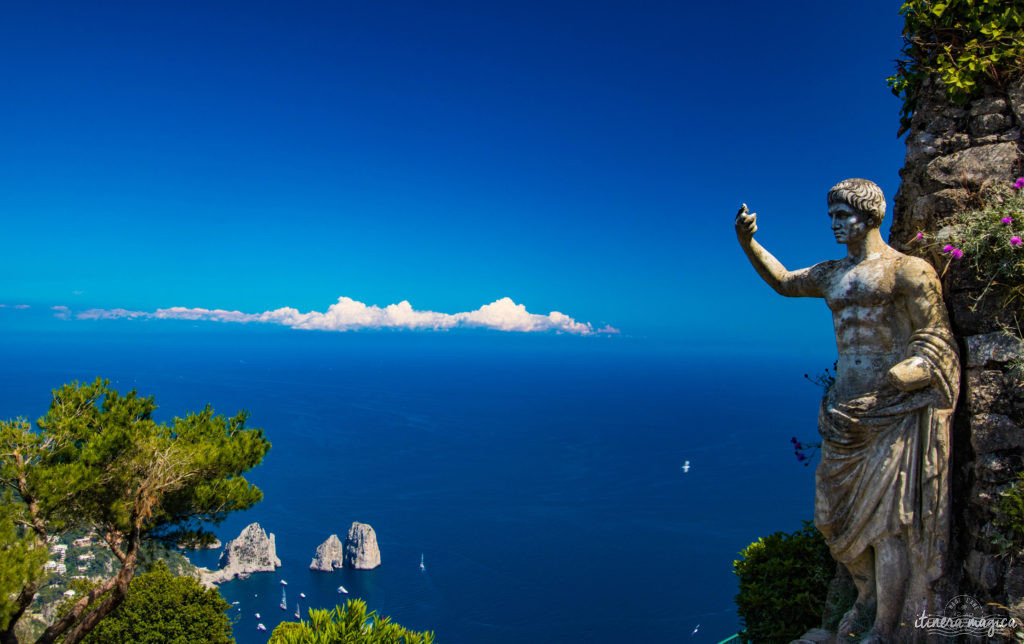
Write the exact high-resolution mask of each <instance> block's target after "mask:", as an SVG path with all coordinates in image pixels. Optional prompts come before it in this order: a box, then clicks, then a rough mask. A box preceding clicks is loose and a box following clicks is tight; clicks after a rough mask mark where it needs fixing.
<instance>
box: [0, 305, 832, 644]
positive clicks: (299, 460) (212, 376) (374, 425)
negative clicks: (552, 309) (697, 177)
mask: <svg viewBox="0 0 1024 644" xmlns="http://www.w3.org/2000/svg"><path fill="white" fill-rule="evenodd" d="M76 324H77V323H76ZM214 327H216V325H205V326H201V327H198V328H191V327H188V325H181V326H180V327H174V330H173V332H167V333H164V332H155V331H153V328H155V327H150V326H148V325H146V324H145V323H141V324H136V325H135V326H132V324H130V323H125V324H119V323H107V324H106V325H102V324H97V325H95V326H91V327H88V328H87V329H86V332H85V333H81V334H74V335H72V334H70V333H68V332H60V333H33V332H24V331H18V332H15V333H9V334H6V336H5V337H4V338H3V339H0V350H2V352H3V353H2V357H3V358H4V360H3V366H2V367H0V370H2V371H0V379H2V385H3V386H2V387H0V417H2V418H9V417H14V416H18V415H23V416H27V417H29V418H30V419H35V418H37V417H38V416H39V415H41V414H42V413H43V412H44V411H45V408H46V405H47V402H48V400H49V392H50V390H51V389H52V388H54V387H56V386H58V385H59V384H61V383H63V382H67V381H70V380H72V379H76V378H77V379H86V380H91V379H92V378H94V377H95V376H96V375H103V376H104V377H107V378H110V379H111V380H112V381H114V383H115V387H116V388H118V389H121V390H127V389H130V388H132V387H137V388H138V389H139V391H140V392H142V393H146V394H148V393H153V394H155V395H156V397H157V402H158V403H159V404H160V406H161V414H162V418H164V419H168V418H170V417H171V416H173V415H175V414H180V413H183V412H184V411H185V410H189V409H197V408H200V407H202V406H203V405H204V404H205V403H207V402H209V403H211V404H212V405H213V406H214V408H215V409H216V410H217V411H220V412H225V413H234V412H235V411H237V410H238V409H243V408H244V409H248V410H250V411H251V412H252V418H251V421H250V425H252V426H257V427H263V428H264V429H265V430H266V433H267V435H268V437H269V439H270V440H271V442H272V443H273V448H272V449H271V451H270V453H269V455H268V457H267V459H266V461H265V462H264V464H263V465H262V466H260V467H259V468H258V469H256V470H255V471H253V472H252V473H251V476H250V478H251V480H253V481H254V482H255V483H256V484H257V485H259V486H260V487H261V488H262V489H263V491H264V494H265V497H264V501H263V502H262V503H260V504H259V505H257V506H256V507H255V508H254V509H252V510H250V511H248V512H245V513H243V514H239V515H236V516H232V517H231V518H230V519H229V520H227V521H225V522H224V523H223V524H222V525H221V526H218V527H217V528H216V530H215V531H216V532H217V534H218V536H219V537H220V538H221V540H222V541H226V540H227V539H230V538H232V537H234V536H237V534H238V532H239V531H240V530H241V529H242V528H243V527H244V526H245V525H247V524H248V523H250V522H253V521H258V522H259V523H260V524H261V525H262V526H263V527H264V528H265V529H266V530H268V531H269V532H273V533H274V534H275V535H276V538H277V549H278V556H279V557H280V558H281V560H282V562H283V564H284V565H283V567H282V568H281V569H280V570H279V571H278V573H276V574H271V573H262V574H256V575H253V576H252V577H251V578H249V579H248V580H245V581H233V582H229V583H227V584H224V585H223V586H222V587H221V592H222V593H223V594H224V596H225V597H226V598H227V599H228V600H229V601H236V600H237V601H240V607H241V610H240V611H238V610H236V611H234V615H236V617H237V623H236V624H235V627H234V632H235V636H236V638H237V639H238V641H239V642H243V643H248V642H265V641H266V639H267V634H269V630H272V629H273V628H274V626H276V625H277V624H278V623H279V622H280V621H281V620H282V619H284V618H285V617H291V614H292V612H293V607H294V603H293V602H294V601H295V599H296V598H297V595H298V593H299V592H305V593H306V595H307V596H308V598H307V599H306V600H302V609H303V613H305V610H306V608H308V607H333V606H334V605H335V603H337V602H338V601H339V600H340V599H341V596H339V595H338V594H337V593H336V591H335V589H336V588H337V586H338V585H339V584H343V585H344V586H345V587H346V588H347V589H348V590H349V591H350V592H351V595H349V596H350V597H361V598H363V599H365V600H366V601H367V603H368V604H369V606H370V608H371V609H373V610H377V611H378V612H379V613H381V614H385V615H390V616H391V617H392V618H393V619H395V621H397V622H399V623H401V624H403V625H406V626H408V627H410V628H415V629H433V630H434V631H436V633H437V635H438V641H439V642H442V643H452V644H456V643H458V644H469V643H478V642H495V643H504V642H509V643H511V642H517V643H518V642H582V641H586V642H620V641H634V642H718V641H720V640H722V639H724V638H726V637H728V636H729V635H731V634H733V633H734V632H736V630H737V628H738V620H737V618H736V615H735V609H734V606H733V603H732V598H733V595H734V594H735V592H736V584H735V579H734V577H733V575H732V573H731V566H732V561H733V559H734V558H735V556H736V554H737V552H738V551H739V550H740V549H742V548H743V547H744V546H746V545H747V544H748V543H749V542H750V541H752V540H754V539H756V538H757V537H758V536H762V535H764V534H767V533H769V532H773V531H775V530H795V529H796V528H797V527H799V522H800V520H802V519H807V518H810V516H811V512H812V510H811V508H812V502H813V494H812V486H813V471H812V470H811V469H809V468H804V467H800V466H799V465H798V464H797V463H796V462H795V460H794V459H793V457H792V455H791V452H790V447H789V437H790V436H792V435H794V434H795V435H797V436H800V437H803V438H811V437H812V436H813V435H814V432H815V413H816V404H817V397H818V393H819V392H818V391H817V390H816V389H815V388H814V387H813V386H812V385H810V384H808V383H806V382H805V381H803V380H802V377H801V376H802V374H803V373H804V372H805V371H816V370H817V368H818V367H819V366H821V365H825V364H828V362H829V361H830V360H831V358H829V356H828V355H827V354H825V353H823V355H822V356H811V357H798V358H791V359H789V360H778V359H772V360H769V359H763V360H760V361H751V360H750V359H743V360H739V359H735V358H718V357H715V356H714V355H713V354H710V353H700V352H696V351H694V352H685V351H668V350H664V349H663V348H659V347H658V346H657V345H656V344H655V343H654V342H649V341H640V340H630V339H625V338H569V337H563V336H525V335H513V334H501V333H485V334H474V333H426V334H416V333H363V334H324V333H302V332H294V331H287V330H281V331H265V330H254V329H249V328H244V329H238V328H237V327H235V328H233V329H231V330H230V331H229V330H220V329H219V327H218V328H214ZM76 328H77V327H76ZM684 460H689V461H690V463H691V464H692V469H691V471H690V472H689V473H684V472H682V470H681V469H680V465H681V464H682V463H683V461H684ZM352 521H362V522H365V523H369V524H371V525H372V526H373V527H374V529H375V530H376V532H377V537H378V541H379V544H380V548H381V553H382V559H383V565H382V566H381V567H380V568H378V569H376V570H373V571H337V572H334V573H314V572H311V571H309V569H308V566H309V562H310V559H311V558H312V555H313V551H314V549H315V548H316V546H317V545H318V544H320V543H321V542H322V541H323V540H324V539H326V538H327V536H328V535H330V534H331V533H332V532H333V533H337V534H339V535H340V536H341V537H342V538H344V534H345V532H346V530H347V529H348V526H349V525H350V524H351V522H352ZM421 554H422V555H423V556H424V559H425V561H426V571H425V572H421V571H420V569H419V561H420V555H421ZM194 559H195V560H196V561H197V562H199V563H203V564H206V565H212V564H215V560H216V553H201V554H199V555H197V556H196V557H195V558H194ZM279 579H286V580H287V581H288V586H287V590H288V595H289V598H288V599H289V610H288V612H287V614H285V613H284V612H283V611H281V610H280V608H278V602H279V601H280V589H281V586H280V585H279V583H278V581H279ZM256 612H259V613H260V614H261V616H262V619H261V620H259V621H262V622H263V623H264V624H266V626H267V628H268V629H269V630H268V633H267V634H263V633H259V632H258V631H257V630H256V624H257V621H258V620H257V619H256V618H255V616H254V613H256ZM698 624H700V630H699V632H698V633H697V634H695V635H691V631H692V630H693V629H694V628H695V627H696V626H697V625H698Z"/></svg>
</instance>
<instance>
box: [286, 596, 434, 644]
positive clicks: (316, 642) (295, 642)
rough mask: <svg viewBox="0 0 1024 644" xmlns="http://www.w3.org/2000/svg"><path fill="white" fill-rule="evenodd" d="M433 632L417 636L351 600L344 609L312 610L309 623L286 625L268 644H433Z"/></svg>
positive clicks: (359, 602)
mask: <svg viewBox="0 0 1024 644" xmlns="http://www.w3.org/2000/svg"><path fill="white" fill-rule="evenodd" d="M433 642H434V634H433V633H432V632H430V631H427V632H422V633H419V632H415V631H410V630H408V629H405V628H403V627H401V626H399V625H398V624H395V623H393V622H392V621H391V619H390V618H388V617H377V616H376V613H375V612H371V613H369V614H367V612H366V602H364V601H362V600H360V599H350V600H348V601H347V602H345V606H344V608H342V607H338V606H335V608H334V610H330V611H328V610H311V611H309V621H308V622H307V621H301V622H284V623H282V624H279V625H278V626H277V628H275V629H274V632H273V633H272V634H271V636H270V642H269V644H433Z"/></svg>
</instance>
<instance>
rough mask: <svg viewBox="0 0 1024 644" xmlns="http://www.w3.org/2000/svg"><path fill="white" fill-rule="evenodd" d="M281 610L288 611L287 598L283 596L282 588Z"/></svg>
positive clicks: (282, 590)
mask: <svg viewBox="0 0 1024 644" xmlns="http://www.w3.org/2000/svg"><path fill="white" fill-rule="evenodd" d="M281 610H288V598H287V597H286V596H285V591H284V588H282V589H281Z"/></svg>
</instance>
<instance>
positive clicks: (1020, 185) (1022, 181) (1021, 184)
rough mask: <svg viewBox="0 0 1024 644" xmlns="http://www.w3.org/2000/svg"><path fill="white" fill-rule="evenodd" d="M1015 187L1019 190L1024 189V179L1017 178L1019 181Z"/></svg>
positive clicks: (1015, 183)
mask: <svg viewBox="0 0 1024 644" xmlns="http://www.w3.org/2000/svg"><path fill="white" fill-rule="evenodd" d="M1013 187H1014V188H1016V189H1017V190H1020V189H1021V188H1024V177H1017V181H1015V182H1014V184H1013Z"/></svg>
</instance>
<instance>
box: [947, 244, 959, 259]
mask: <svg viewBox="0 0 1024 644" xmlns="http://www.w3.org/2000/svg"><path fill="white" fill-rule="evenodd" d="M942 252H944V253H946V254H947V255H950V256H952V257H955V258H957V259H960V258H961V257H963V256H964V251H962V250H960V249H959V248H957V247H956V246H950V245H949V244H946V245H945V246H943V247H942Z"/></svg>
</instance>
